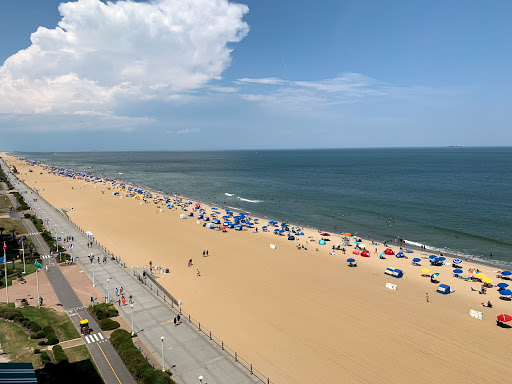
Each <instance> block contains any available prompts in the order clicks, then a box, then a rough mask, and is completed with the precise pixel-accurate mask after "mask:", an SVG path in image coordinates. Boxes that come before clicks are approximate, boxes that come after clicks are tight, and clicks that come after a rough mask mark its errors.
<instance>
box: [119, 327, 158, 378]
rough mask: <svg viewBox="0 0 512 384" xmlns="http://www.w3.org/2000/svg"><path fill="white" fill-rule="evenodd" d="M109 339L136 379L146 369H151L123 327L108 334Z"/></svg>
mask: <svg viewBox="0 0 512 384" xmlns="http://www.w3.org/2000/svg"><path fill="white" fill-rule="evenodd" d="M110 341H111V343H112V345H113V346H114V348H115V349H116V350H117V353H119V357H121V360H123V362H124V364H125V365H126V367H127V368H128V369H129V370H130V372H131V373H132V375H133V376H134V377H135V378H136V379H140V378H141V377H142V376H143V375H144V373H145V372H146V370H148V369H152V367H151V365H150V364H149V362H148V361H147V360H146V358H145V357H144V356H142V354H141V353H140V351H139V350H138V349H137V348H136V347H135V345H134V344H133V341H132V339H131V337H130V334H129V333H128V332H127V331H125V330H124V329H117V330H115V331H114V332H112V335H110Z"/></svg>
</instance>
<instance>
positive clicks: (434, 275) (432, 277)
mask: <svg viewBox="0 0 512 384" xmlns="http://www.w3.org/2000/svg"><path fill="white" fill-rule="evenodd" d="M438 276H439V273H437V272H436V273H433V274H432V276H430V278H431V279H432V280H434V279H435V278H436V277H438Z"/></svg>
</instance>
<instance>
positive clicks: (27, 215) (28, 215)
mask: <svg viewBox="0 0 512 384" xmlns="http://www.w3.org/2000/svg"><path fill="white" fill-rule="evenodd" d="M23 216H25V219H30V217H31V216H30V213H25V214H24V215H23Z"/></svg>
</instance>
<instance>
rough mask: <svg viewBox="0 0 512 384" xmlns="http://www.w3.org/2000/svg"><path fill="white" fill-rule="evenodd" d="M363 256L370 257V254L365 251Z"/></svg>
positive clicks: (362, 253)
mask: <svg viewBox="0 0 512 384" xmlns="http://www.w3.org/2000/svg"><path fill="white" fill-rule="evenodd" d="M361 256H363V257H370V252H368V251H363V252H361Z"/></svg>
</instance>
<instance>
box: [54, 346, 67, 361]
mask: <svg viewBox="0 0 512 384" xmlns="http://www.w3.org/2000/svg"><path fill="white" fill-rule="evenodd" d="M52 351H53V357H55V361H56V362H57V364H59V363H60V362H61V361H69V359H68V356H67V355H66V352H64V350H63V349H62V347H61V346H60V345H54V346H53V348H52Z"/></svg>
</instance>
